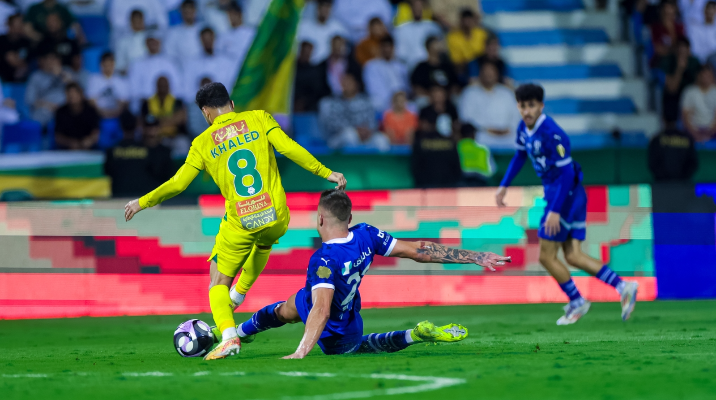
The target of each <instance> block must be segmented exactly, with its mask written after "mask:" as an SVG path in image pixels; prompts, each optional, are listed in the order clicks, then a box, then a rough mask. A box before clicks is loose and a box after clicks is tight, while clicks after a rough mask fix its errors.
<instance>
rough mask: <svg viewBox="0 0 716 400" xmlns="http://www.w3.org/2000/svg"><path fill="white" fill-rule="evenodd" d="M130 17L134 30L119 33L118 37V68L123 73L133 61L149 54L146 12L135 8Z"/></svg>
mask: <svg viewBox="0 0 716 400" xmlns="http://www.w3.org/2000/svg"><path fill="white" fill-rule="evenodd" d="M129 18H130V26H131V27H132V31H131V32H127V33H124V34H121V35H119V36H118V39H117V58H116V68H117V70H118V71H120V72H121V73H126V72H127V69H128V68H129V65H130V64H131V63H132V61H134V60H136V59H137V58H141V57H144V56H146V55H147V46H146V44H145V43H146V41H147V31H146V29H145V24H144V13H142V11H140V10H134V11H132V14H131V15H130V17H129Z"/></svg>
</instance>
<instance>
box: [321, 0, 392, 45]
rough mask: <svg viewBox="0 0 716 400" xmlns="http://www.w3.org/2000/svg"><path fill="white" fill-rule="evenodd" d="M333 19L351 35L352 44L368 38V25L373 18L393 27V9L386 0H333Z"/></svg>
mask: <svg viewBox="0 0 716 400" xmlns="http://www.w3.org/2000/svg"><path fill="white" fill-rule="evenodd" d="M333 17H334V18H336V19H337V20H338V21H340V22H341V23H342V24H343V26H345V27H346V28H347V29H348V31H349V32H350V33H351V37H350V39H351V41H352V42H353V43H358V42H360V41H361V40H362V39H363V38H365V37H366V36H368V23H369V22H370V20H371V19H373V18H374V17H378V18H380V19H381V21H383V23H384V24H385V26H393V8H392V7H391V5H390V2H389V1H388V0H335V2H334V4H333Z"/></svg>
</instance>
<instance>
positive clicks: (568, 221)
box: [537, 183, 587, 242]
mask: <svg viewBox="0 0 716 400" xmlns="http://www.w3.org/2000/svg"><path fill="white" fill-rule="evenodd" d="M547 193H549V189H547V188H545V197H547V196H546V195H547ZM550 194H551V193H550ZM549 197H552V196H549ZM550 203H551V202H550V201H549V200H548V201H547V207H546V208H545V210H544V215H543V216H542V219H541V220H540V223H539V232H538V234H537V236H539V237H540V238H542V239H546V240H551V241H554V242H564V241H566V240H567V239H569V238H572V239H577V240H584V239H585V237H586V235H587V223H586V220H587V192H585V191H584V186H582V184H581V183H580V184H578V185H577V186H575V188H574V189H572V191H570V192H569V195H568V196H567V198H566V199H565V200H564V204H563V205H562V209H561V210H560V211H559V217H560V218H559V222H560V225H561V226H560V227H561V229H560V231H559V233H557V234H556V235H554V236H548V235H547V232H545V230H544V222H545V220H546V219H547V214H548V213H549V210H550V208H552V204H550Z"/></svg>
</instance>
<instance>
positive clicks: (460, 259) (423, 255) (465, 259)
mask: <svg viewBox="0 0 716 400" xmlns="http://www.w3.org/2000/svg"><path fill="white" fill-rule="evenodd" d="M391 256H395V257H403V258H411V259H413V260H415V261H417V262H421V263H439V264H477V265H480V266H482V267H485V268H489V269H490V270H493V271H494V270H495V269H494V267H495V266H499V265H505V263H508V262H512V260H511V259H510V257H503V256H500V255H497V254H495V253H491V252H486V251H485V252H483V251H471V250H462V249H454V248H451V247H447V246H443V245H441V244H439V243H434V242H427V241H418V242H406V241H403V240H399V241H398V243H397V244H396V246H395V249H394V250H393V252H392V253H391Z"/></svg>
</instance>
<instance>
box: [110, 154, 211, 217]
mask: <svg viewBox="0 0 716 400" xmlns="http://www.w3.org/2000/svg"><path fill="white" fill-rule="evenodd" d="M197 175H199V170H198V169H196V168H194V167H192V166H190V165H188V164H184V165H182V167H181V168H179V171H177V173H176V175H174V176H173V177H172V178H171V179H169V180H168V181H166V182H164V183H163V184H162V185H161V186H159V187H158V188H156V189H154V190H153V191H151V192H149V193H148V194H146V195H144V196H142V197H141V198H138V199H134V200H132V201H130V202H129V203H127V204H126V205H125V206H124V219H125V221H130V220H131V219H132V218H133V217H134V215H135V214H137V213H138V212H140V211H142V210H144V209H145V208H149V207H154V206H156V205H157V204H159V203H161V202H163V201H164V200H168V199H171V198H172V197H174V196H176V195H178V194H179V193H181V192H183V191H184V190H186V188H187V187H188V186H189V184H190V183H191V181H193V180H194V178H196V176H197Z"/></svg>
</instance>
